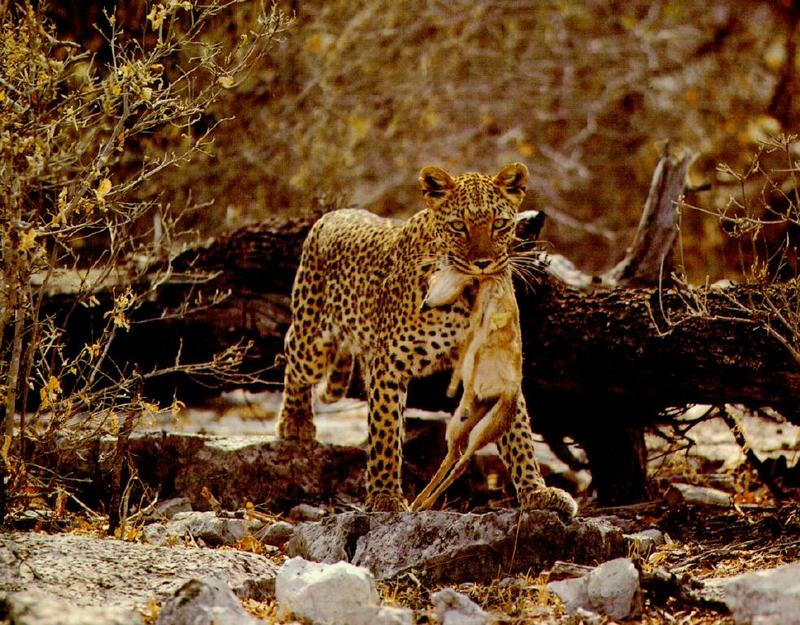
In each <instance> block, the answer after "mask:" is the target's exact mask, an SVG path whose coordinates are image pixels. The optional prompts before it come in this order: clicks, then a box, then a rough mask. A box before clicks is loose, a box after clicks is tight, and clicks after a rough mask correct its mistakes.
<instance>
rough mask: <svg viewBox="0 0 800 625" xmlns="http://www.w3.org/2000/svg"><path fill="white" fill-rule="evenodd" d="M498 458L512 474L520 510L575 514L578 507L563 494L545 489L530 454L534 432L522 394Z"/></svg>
mask: <svg viewBox="0 0 800 625" xmlns="http://www.w3.org/2000/svg"><path fill="white" fill-rule="evenodd" d="M497 449H498V451H499V452H500V458H502V460H503V464H505V465H506V468H507V469H508V472H509V473H510V474H511V481H512V482H513V483H514V488H516V490H517V499H518V500H519V505H520V508H522V509H528V510H536V509H539V510H555V511H556V512H558V513H559V514H561V515H563V516H564V517H567V518H572V517H574V516H575V514H576V513H577V511H578V505H577V504H576V503H575V500H574V499H573V498H572V496H571V495H570V494H569V493H568V492H567V491H565V490H562V489H560V488H553V487H550V486H546V485H545V483H544V479H543V478H542V474H541V472H540V471H539V463H537V462H536V458H535V457H534V452H533V431H532V430H531V422H530V416H529V415H528V409H527V407H526V405H525V398H524V397H523V395H522V393H520V394H519V396H518V398H517V411H516V413H515V415H514V420H513V421H512V422H511V427H510V428H509V429H508V430H507V431H506V432H505V434H503V435H502V436H501V437H500V439H499V440H498V441H497Z"/></svg>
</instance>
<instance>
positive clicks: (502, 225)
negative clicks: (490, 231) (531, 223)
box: [492, 217, 511, 230]
mask: <svg viewBox="0 0 800 625" xmlns="http://www.w3.org/2000/svg"><path fill="white" fill-rule="evenodd" d="M510 225H511V220H510V219H505V218H503V217H500V218H498V219H495V220H494V223H493V224H492V228H494V229H495V230H505V229H506V228H508V227H509V226H510Z"/></svg>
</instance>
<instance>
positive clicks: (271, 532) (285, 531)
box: [255, 521, 294, 547]
mask: <svg viewBox="0 0 800 625" xmlns="http://www.w3.org/2000/svg"><path fill="white" fill-rule="evenodd" d="M255 536H256V538H257V539H258V540H259V541H261V542H262V543H264V544H265V545H272V546H273V547H280V546H282V545H284V544H286V543H287V542H288V541H289V539H290V538H291V537H292V536H294V525H292V524H291V523H287V522H286V521H275V522H274V523H272V524H270V525H266V526H264V527H263V528H262V529H261V530H260V531H258V532H256V535H255Z"/></svg>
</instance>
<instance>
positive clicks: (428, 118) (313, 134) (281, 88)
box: [48, 0, 800, 281]
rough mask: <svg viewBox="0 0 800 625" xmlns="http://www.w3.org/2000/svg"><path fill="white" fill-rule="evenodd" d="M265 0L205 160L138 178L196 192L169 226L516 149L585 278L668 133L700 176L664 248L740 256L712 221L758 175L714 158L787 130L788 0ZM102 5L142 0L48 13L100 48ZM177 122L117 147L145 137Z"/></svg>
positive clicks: (625, 235)
mask: <svg viewBox="0 0 800 625" xmlns="http://www.w3.org/2000/svg"><path fill="white" fill-rule="evenodd" d="M277 6H278V8H279V9H281V10H282V11H284V12H285V13H286V14H287V15H288V16H293V18H294V19H293V23H292V24H291V25H290V27H289V28H288V29H287V30H286V31H285V32H283V33H282V34H281V37H280V39H279V40H278V41H276V42H275V43H274V45H273V47H272V49H271V50H270V52H269V53H268V54H267V55H266V57H264V58H263V59H260V60H259V62H258V64H257V66H256V67H254V68H253V69H252V71H250V73H249V74H248V76H247V78H246V79H245V80H242V81H240V82H238V83H237V84H236V85H235V86H233V88H231V89H228V90H227V91H226V92H225V94H224V95H223V97H222V98H221V99H220V100H219V101H217V102H216V103H214V104H213V105H212V106H211V107H210V108H209V109H208V110H207V111H205V112H204V113H203V115H202V116H201V118H200V119H198V120H197V122H196V123H195V124H194V125H193V127H192V129H191V132H190V133H189V134H192V133H194V134H197V133H199V132H202V130H203V129H204V128H206V127H210V126H212V125H213V124H214V123H216V122H219V121H221V120H225V121H224V122H223V125H222V126H221V128H220V129H219V131H218V132H217V133H216V135H215V139H214V143H213V145H211V146H208V147H207V150H208V153H207V154H206V155H205V156H203V157H198V156H195V157H194V160H193V163H192V165H191V166H188V167H182V168H170V169H168V170H166V171H165V172H164V173H163V175H160V176H159V177H158V178H156V179H152V180H150V181H149V183H148V184H147V185H145V186H144V187H143V188H142V189H140V190H139V191H138V193H140V194H141V195H142V196H143V197H148V198H154V197H155V198H158V201H159V202H161V203H164V204H170V205H172V206H173V207H176V206H182V205H187V204H189V203H190V202H189V200H188V197H189V196H190V195H191V203H193V204H195V205H202V206H204V208H203V209H202V210H198V211H195V212H194V213H193V214H192V215H191V216H190V218H189V223H191V224H192V225H193V226H194V227H195V228H197V229H198V230H199V231H200V233H201V234H202V235H213V234H215V233H217V232H219V231H221V230H223V229H229V228H232V227H236V226H239V225H242V224H245V223H248V222H251V221H254V220H260V219H263V218H265V217H269V216H273V215H279V216H288V215H296V214H301V213H304V212H306V211H309V210H312V209H314V208H315V207H316V206H319V205H320V204H322V205H325V206H330V205H336V206H341V205H358V206H361V207H365V208H368V209H370V210H373V211H375V212H378V213H380V214H384V215H398V216H405V215H409V214H411V213H413V212H415V211H417V210H419V209H420V208H421V207H422V203H421V200H420V196H419V193H418V190H417V183H416V178H417V172H418V170H419V169H420V168H421V167H422V166H424V165H426V164H438V165H440V166H443V167H445V168H447V169H449V170H451V171H452V172H455V173H460V172H465V171H474V170H479V171H486V172H492V171H495V170H498V169H499V168H500V167H501V166H502V165H504V164H505V163H507V162H510V161H523V162H525V163H526V164H527V165H528V167H529V168H530V170H531V174H532V176H531V182H530V183H529V187H528V188H529V197H528V200H527V202H528V206H527V208H538V209H542V210H545V211H546V212H547V214H548V216H549V221H548V223H547V225H546V228H545V230H544V232H543V238H544V239H545V240H547V241H548V242H549V244H550V246H551V249H553V250H554V251H557V252H559V253H562V254H565V255H566V256H568V257H570V258H571V259H573V260H574V261H575V262H576V263H577V264H578V265H579V266H581V267H582V268H583V269H585V270H587V271H598V270H601V269H603V268H605V267H608V266H609V265H611V264H613V263H614V262H615V261H617V260H618V259H619V258H620V257H621V256H622V254H623V253H624V248H625V246H626V245H627V244H628V243H629V242H630V240H631V237H632V234H633V231H634V229H635V227H636V224H637V221H638V217H639V214H640V212H641V209H642V205H643V202H644V199H645V197H646V195H647V191H648V186H649V180H650V176H651V174H652V171H653V167H654V165H655V164H656V162H657V159H658V156H659V154H660V152H661V150H662V149H663V146H664V143H665V142H669V144H670V146H671V147H672V148H688V149H689V150H691V151H692V152H693V153H695V154H696V155H697V158H696V161H695V163H694V165H693V167H692V170H691V183H692V184H693V185H696V186H700V185H709V184H710V185H711V187H710V189H709V190H706V191H703V192H698V193H691V194H690V195H689V196H688V197H687V202H688V203H689V204H691V205H692V206H695V207H697V208H700V209H701V210H693V209H690V208H688V207H686V210H684V211H683V224H682V232H683V235H684V237H683V254H684V258H685V262H686V266H687V269H688V271H689V275H690V277H691V278H692V279H694V280H697V281H702V280H704V279H705V277H706V276H707V275H708V276H710V278H711V279H712V280H716V279H719V278H721V277H723V276H731V275H732V274H733V275H735V273H736V271H737V267H738V263H739V260H740V255H739V251H738V249H737V248H736V245H735V244H732V243H730V242H729V241H728V240H727V238H726V237H725V236H724V228H723V227H721V226H720V221H719V219H718V217H717V215H715V213H716V212H717V211H719V210H725V209H726V207H729V206H730V200H731V195H732V194H734V195H736V194H741V193H745V192H747V193H753V194H755V195H756V196H757V195H759V193H761V192H760V187H759V184H761V183H760V182H759V180H758V177H757V176H756V179H755V180H752V179H751V180H750V181H749V184H750V187H748V188H747V189H744V188H743V186H742V185H741V184H740V181H738V180H737V179H736V176H735V175H732V174H731V173H730V171H723V170H721V169H720V168H719V164H720V163H725V164H727V165H728V166H729V167H730V168H731V169H732V170H733V171H734V172H739V171H746V170H747V168H748V167H750V166H751V164H752V162H753V159H754V154H756V153H757V152H758V151H759V149H760V147H759V146H760V142H763V141H769V140H770V139H771V138H772V137H775V136H779V135H780V134H781V133H790V132H792V131H793V130H794V129H795V128H796V122H797V118H798V106H797V99H798V93H799V90H798V84H799V83H798V77H797V63H798V60H797V42H796V39H797V32H796V31H797V22H798V17H800V3H795V2H791V1H789V0H761V1H740V0H688V1H687V0H680V1H677V0H676V1H672V0H664V1H658V0H656V1H653V0H648V1H647V2H645V1H639V0H633V1H612V2H608V1H590V0H587V1H576V0H559V1H546V2H539V1H531V2H524V1H518V0H508V1H493V2H489V1H478V0H449V1H448V2H407V1H397V0H369V1H360V2H359V1H353V0H348V1H345V0H326V1H324V2H323V1H317V2H307V1H304V0H295V1H293V2H288V3H287V2H282V3H278V4H277ZM113 7H116V18H117V20H118V23H119V24H120V26H121V28H123V30H125V32H126V33H127V34H128V35H129V36H131V37H136V36H139V35H140V33H141V32H142V29H143V26H144V25H145V24H146V23H147V20H146V15H147V13H148V11H150V5H149V4H146V3H142V2H139V1H138V0H137V1H133V0H121V1H120V2H117V3H111V2H108V3H105V5H104V4H103V3H101V2H96V3H87V2H85V1H84V0H71V1H70V0H67V1H64V2H52V3H50V5H49V7H48V12H49V15H50V17H51V18H52V19H53V20H54V22H55V25H56V29H57V31H58V34H59V36H60V37H63V38H65V39H71V40H75V41H78V42H79V43H80V44H81V45H82V46H86V47H87V48H89V49H90V50H92V51H93V52H95V54H96V55H97V56H96V59H97V60H100V61H102V60H103V58H104V54H106V55H107V50H106V48H107V44H106V40H105V39H104V38H103V32H102V31H103V29H102V27H95V24H102V23H103V22H104V20H103V15H102V12H103V9H111V8H113ZM247 15H248V3H245V4H244V5H238V6H234V7H233V8H232V9H231V10H230V11H227V12H224V13H223V14H221V15H220V16H218V17H217V19H216V21H215V23H214V28H212V29H210V30H208V31H206V32H205V33H204V34H203V36H204V37H205V38H207V39H208V40H209V41H213V40H216V41H220V38H222V39H225V40H228V41H233V40H235V39H236V38H237V37H240V36H242V34H243V33H244V32H246V29H247V28H248V20H247ZM187 53H188V52H187ZM178 134H180V133H179V132H178V131H177V130H175V131H174V135H175V136H173V137H170V135H169V134H168V133H164V132H162V133H159V134H157V135H154V136H153V137H152V145H151V144H149V143H148V141H149V140H148V139H147V138H144V139H139V140H138V144H137V145H136V146H131V145H128V146H127V147H128V149H129V150H135V149H138V150H139V151H141V152H145V153H146V152H147V151H148V150H153V151H154V152H158V151H163V149H164V141H172V140H174V141H180V140H181V138H180V137H179V136H178ZM770 158H773V160H774V162H772V163H771V164H769V166H770V167H771V168H772V171H773V173H774V174H775V175H777V176H778V177H779V178H780V179H779V180H778V185H777V187H778V188H782V189H783V192H786V189H787V187H786V185H789V188H792V189H793V186H792V185H793V182H792V181H791V180H789V179H790V178H792V177H793V172H790V171H789V170H791V169H793V166H792V165H791V164H787V163H786V162H785V155H775V156H772V155H770V154H768V153H764V154H763V155H762V156H761V160H760V162H761V163H763V162H767V163H769V159H770ZM781 159H783V160H781ZM135 160H136V159H135V158H133V157H132V161H135ZM775 172H777V173H775ZM762 182H763V181H762ZM784 182H786V184H785V185H784ZM782 185H783V186H782ZM779 195H780V193H779ZM772 199H775V198H772ZM772 199H771V198H766V200H765V201H766V203H771V201H772ZM704 211H708V212H709V213H711V214H708V213H706V212H704ZM789 227H790V226H788V225H786V224H783V225H782V226H780V228H776V232H775V233H774V235H773V236H774V237H775V238H776V239H778V240H783V239H784V237H785V235H786V229H787V228H789Z"/></svg>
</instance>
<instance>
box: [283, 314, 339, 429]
mask: <svg viewBox="0 0 800 625" xmlns="http://www.w3.org/2000/svg"><path fill="white" fill-rule="evenodd" d="M332 352H333V345H332V343H331V342H330V341H329V340H325V339H323V338H320V337H312V336H310V333H309V332H298V328H297V327H296V326H295V324H292V325H291V326H290V327H289V331H288V332H287V333H286V342H285V345H284V353H285V355H286V371H285V372H284V378H283V402H282V403H281V409H280V413H279V415H278V423H277V425H276V432H277V434H278V436H279V437H280V438H283V439H287V440H301V441H308V440H313V439H314V437H315V436H316V427H315V426H314V413H313V410H312V407H311V389H312V388H313V387H314V385H315V384H317V383H318V382H319V381H320V380H322V378H323V377H324V375H325V373H326V371H327V370H328V362H329V360H330V359H331V358H332Z"/></svg>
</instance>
